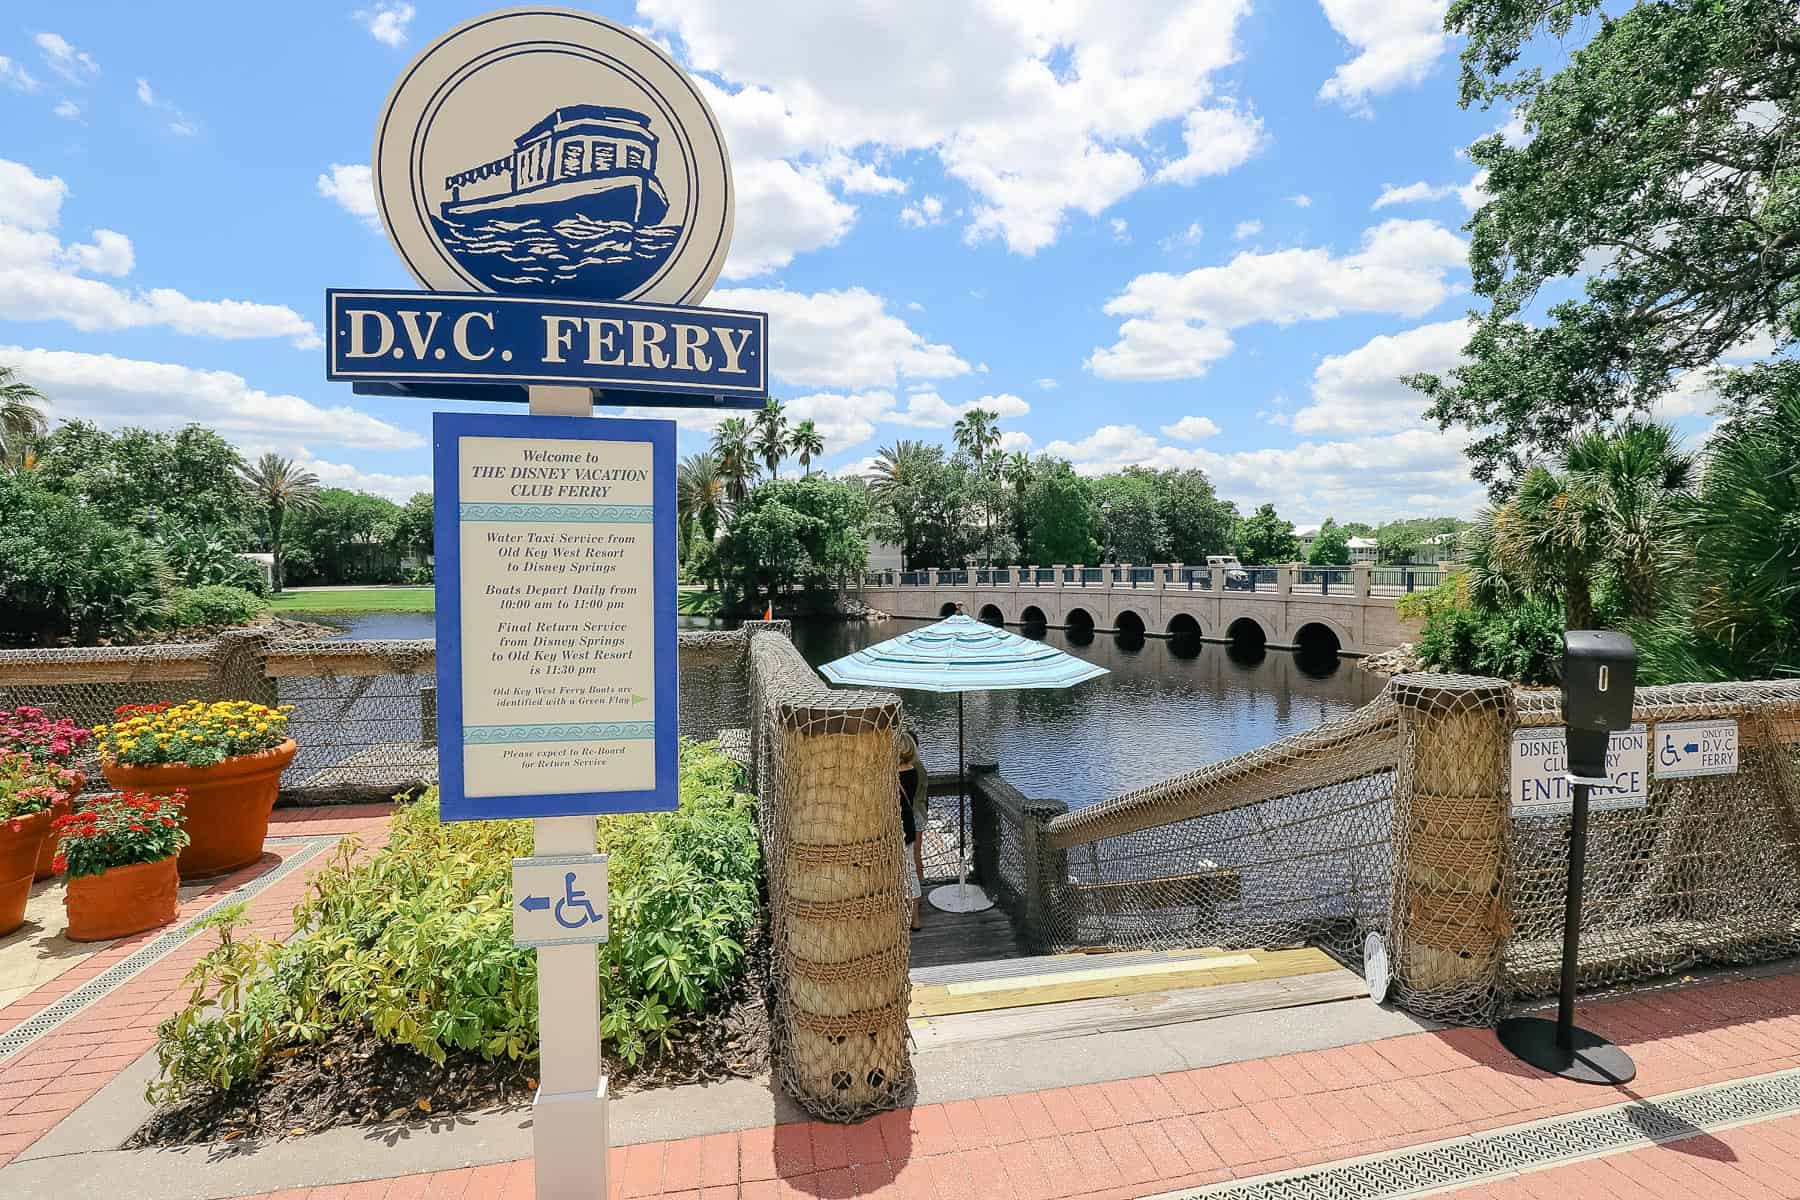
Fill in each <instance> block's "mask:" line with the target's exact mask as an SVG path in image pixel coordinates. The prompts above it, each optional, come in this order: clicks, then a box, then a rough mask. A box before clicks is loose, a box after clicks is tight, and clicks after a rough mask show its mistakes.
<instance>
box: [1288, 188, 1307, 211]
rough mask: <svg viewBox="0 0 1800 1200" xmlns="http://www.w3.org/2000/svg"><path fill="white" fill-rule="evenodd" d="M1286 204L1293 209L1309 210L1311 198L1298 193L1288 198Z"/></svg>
mask: <svg viewBox="0 0 1800 1200" xmlns="http://www.w3.org/2000/svg"><path fill="white" fill-rule="evenodd" d="M1288 203H1289V204H1292V205H1293V206H1294V207H1295V208H1311V207H1312V197H1311V196H1309V195H1307V194H1306V193H1305V192H1300V193H1298V194H1296V195H1293V196H1289V197H1288Z"/></svg>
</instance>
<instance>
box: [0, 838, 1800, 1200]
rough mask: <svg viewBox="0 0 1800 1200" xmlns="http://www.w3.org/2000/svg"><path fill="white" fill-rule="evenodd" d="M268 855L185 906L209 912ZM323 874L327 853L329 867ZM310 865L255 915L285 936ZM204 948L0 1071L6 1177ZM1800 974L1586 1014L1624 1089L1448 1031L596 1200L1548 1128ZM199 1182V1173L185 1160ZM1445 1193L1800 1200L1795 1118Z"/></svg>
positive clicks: (921, 1118)
mask: <svg viewBox="0 0 1800 1200" xmlns="http://www.w3.org/2000/svg"><path fill="white" fill-rule="evenodd" d="M386 813H387V809H386V806H369V807H364V808H359V809H356V810H344V809H334V810H322V811H313V812H307V811H302V812H283V813H278V814H277V824H276V826H275V828H274V829H272V831H271V832H272V833H273V834H275V835H276V836H296V835H304V836H313V835H323V836H333V835H343V834H351V833H354V834H359V835H361V836H363V837H364V838H365V839H367V840H369V841H371V842H375V843H378V842H379V840H380V839H381V837H382V835H383V830H384V826H385V817H386ZM293 845H294V844H293V843H290V844H288V845H287V846H283V847H281V848H280V849H278V850H277V851H276V852H275V855H274V857H273V858H265V860H264V862H263V863H261V864H259V865H258V866H257V867H254V868H251V869H250V870H248V871H245V872H241V873H239V875H237V876H234V877H232V878H230V879H227V880H223V881H221V882H220V883H219V884H218V885H216V886H215V887H214V888H212V889H209V891H208V892H207V893H206V894H205V895H202V896H199V897H196V898H195V899H193V900H191V901H190V902H189V903H188V905H187V906H185V908H184V917H186V916H191V915H192V914H193V913H194V912H198V911H201V910H203V909H204V908H205V907H206V906H207V905H209V904H211V903H214V902H215V901H216V900H217V899H218V898H219V897H220V896H221V895H224V894H225V893H226V892H227V891H228V890H229V889H231V888H235V887H237V886H240V885H241V884H242V883H244V882H245V881H247V880H249V879H252V878H254V877H256V875H257V874H259V873H262V872H266V871H268V870H271V869H273V867H274V864H275V862H276V861H278V860H279V859H280V858H281V856H282V855H283V854H291V853H292V846H293ZM315 861H319V862H322V861H323V859H322V858H321V859H318V860H315ZM310 869H311V868H310V866H309V867H308V868H306V869H302V870H300V871H297V872H295V873H294V874H292V875H290V876H288V877H285V878H283V879H281V880H279V881H278V882H277V883H276V884H275V885H274V886H272V887H270V888H268V889H267V890H265V891H264V892H262V893H261V894H260V895H258V896H256V897H255V898H254V899H253V900H252V902H251V903H250V906H249V913H250V917H251V920H252V923H253V924H254V925H255V926H256V928H257V929H258V930H260V931H262V932H264V933H267V934H270V935H272V936H286V935H287V934H288V933H289V932H290V924H291V913H290V910H291V908H292V906H293V904H294V902H295V901H296V900H297V899H298V898H299V897H300V895H301V893H302V891H303V889H304V887H305V877H306V875H307V874H309V873H310ZM155 936H158V934H157V933H150V934H144V935H140V936H139V937H138V938H134V939H129V940H127V941H125V942H122V943H120V944H118V945H116V946H113V947H111V948H109V949H108V950H107V951H106V952H104V953H103V954H101V955H98V956H96V958H95V959H94V960H92V961H90V962H88V963H84V964H82V966H81V967H79V968H76V969H75V970H72V971H70V972H69V973H68V974H66V975H64V976H63V977H60V978H58V979H57V980H55V981H54V982H52V983H51V984H49V985H46V986H45V987H43V988H40V989H38V990H37V991H35V992H33V993H32V994H31V995H29V996H28V997H25V998H24V999H22V1000H20V1001H19V1002H17V1003H15V1004H13V1005H11V1006H9V1007H7V1008H6V1009H4V1010H0V1032H4V1031H5V1030H6V1029H9V1028H11V1027H13V1026H14V1025H16V1024H17V1023H18V1022H19V1021H21V1020H24V1019H25V1018H27V1017H28V1016H30V1015H31V1014H32V1013H35V1012H37V1011H39V1010H41V1009H42V1008H43V1007H44V1006H45V1005H47V1004H50V1003H53V1002H54V1001H55V1000H56V999H57V998H58V997H59V996H61V995H64V994H66V993H67V992H68V991H70V990H72V989H73V988H75V987H78V986H80V984H81V983H82V982H83V981H84V980H86V979H88V978H92V977H93V976H94V975H96V974H98V973H100V972H101V971H104V970H106V969H107V968H108V967H109V966H111V965H112V964H113V963H116V962H117V961H119V960H120V959H122V958H124V957H125V956H126V955H128V954H130V953H132V952H133V951H134V950H135V949H136V948H137V947H138V946H140V945H142V944H144V942H146V941H147V940H149V939H151V938H153V937H155ZM203 949H204V939H199V940H197V941H195V942H190V943H188V944H186V945H183V946H181V947H179V948H178V949H177V950H176V951H174V952H173V953H171V954H170V955H169V956H168V957H166V958H164V959H163V960H161V961H160V962H159V963H157V964H155V965H154V966H152V967H150V968H148V969H146V970H145V971H144V972H143V973H142V974H140V975H138V976H137V977H136V978H135V979H133V980H131V981H130V982H128V983H127V984H125V985H123V986H121V987H120V988H119V989H117V990H116V991H114V992H113V993H112V994H111V995H109V996H107V997H105V998H104V999H102V1000H100V1001H97V1002H95V1003H94V1004H92V1005H90V1006H89V1007H88V1008H87V1009H86V1010H85V1011H84V1012H82V1013H81V1014H80V1015H79V1016H77V1017H75V1018H73V1019H71V1020H70V1021H68V1022H66V1023H65V1024H64V1025H62V1026H61V1027H59V1028H57V1029H55V1030H53V1031H51V1032H50V1033H48V1034H46V1035H45V1036H44V1037H43V1038H41V1039H40V1040H39V1041H38V1042H37V1043H36V1044H35V1045H33V1046H32V1047H31V1048H29V1049H28V1050H26V1051H25V1052H23V1053H21V1054H19V1055H17V1056H15V1057H13V1058H12V1059H10V1060H7V1061H6V1062H5V1063H4V1065H0V1165H3V1164H4V1163H5V1162H6V1161H8V1160H10V1159H11V1158H12V1157H13V1156H15V1155H17V1154H18V1153H19V1152H20V1151H22V1150H23V1149H24V1148H26V1147H27V1146H29V1145H30V1144H31V1143H32V1142H34V1141H36V1140H37V1139H38V1138H39V1137H41V1136H43V1134H44V1133H45V1132H46V1131H47V1130H49V1129H50V1128H52V1127H53V1126H54V1125H55V1124H56V1123H57V1122H59V1121H60V1120H62V1119H63V1118H64V1117H65V1116H67V1115H68V1114H69V1113H71V1112H73V1111H74V1110H75V1109H76V1108H77V1107H78V1106H79V1105H80V1104H81V1103H82V1102H83V1101H85V1100H86V1099H87V1098H88V1097H89V1096H91V1095H92V1094H93V1093H94V1092H96V1091H97V1090H99V1088H100V1087H102V1086H103V1085H104V1084H105V1083H106V1082H107V1081H108V1080H110V1079H111V1078H113V1077H114V1076H115V1075H116V1074H117V1073H118V1072H119V1071H121V1070H123V1069H124V1067H125V1066H126V1065H127V1064H129V1063H130V1062H131V1061H132V1060H134V1059H135V1058H136V1057H137V1056H138V1055H140V1054H141V1053H142V1052H143V1051H144V1050H145V1049H147V1048H148V1047H149V1046H150V1045H151V1044H152V1042H153V1032H152V1031H153V1029H154V1027H155V1024H156V1023H157V1021H159V1020H161V1018H162V1017H163V1016H165V1015H167V1014H168V1013H169V1012H171V1011H173V1010H174V1008H175V1007H176V1006H177V1005H178V1004H179V1003H180V1001H181V999H182V998H183V997H184V992H185V989H183V988H182V987H181V984H180V978H181V975H182V974H183V973H184V972H185V971H186V970H187V968H188V966H189V964H191V963H192V961H193V960H194V958H195V957H197V956H198V955H199V954H200V953H201V952H202V951H203ZM1797 1013H1800V975H1787V974H1780V975H1774V976H1770V977H1767V978H1761V979H1754V980H1741V981H1735V982H1724V983H1709V984H1699V985H1688V986H1683V987H1670V988H1666V989H1661V990H1657V991H1652V992H1648V993H1645V994H1641V995H1637V996H1633V997H1631V998H1628V999H1623V1000H1615V1001H1610V1002H1607V1003H1600V1004H1592V1005H1588V1006H1585V1007H1584V1009H1583V1018H1584V1022H1585V1023H1586V1024H1588V1025H1590V1026H1591V1027H1594V1028H1597V1029H1600V1030H1603V1031H1605V1032H1606V1033H1607V1034H1609V1035H1610V1036H1612V1037H1614V1038H1615V1039H1616V1040H1618V1041H1620V1042H1621V1043H1623V1044H1624V1045H1625V1046H1626V1047H1627V1048H1628V1049H1629V1050H1630V1051H1631V1053H1632V1054H1633V1056H1634V1057H1635V1058H1636V1060H1637V1062H1638V1066H1639V1075H1638V1079H1637V1081H1636V1083H1635V1084H1634V1085H1633V1086H1632V1088H1631V1089H1630V1090H1629V1091H1628V1092H1627V1091H1622V1090H1620V1089H1609V1088H1593V1087H1585V1086H1582V1085H1578V1084H1570V1083H1564V1082H1562V1081H1560V1080H1556V1079H1552V1078H1548V1077H1546V1076H1542V1075H1539V1074H1537V1073H1535V1072H1533V1071H1531V1070H1530V1069H1529V1068H1525V1067H1523V1066H1521V1065H1519V1064H1517V1063H1516V1062H1514V1061H1513V1060H1512V1059H1510V1058H1509V1057H1508V1056H1506V1055H1505V1053H1504V1052H1503V1051H1501V1050H1500V1049H1499V1048H1498V1046H1497V1045H1496V1043H1495V1042H1494V1039H1493V1035H1492V1034H1491V1032H1488V1031H1483V1030H1450V1031H1446V1032H1442V1033H1419V1034H1412V1035H1408V1036H1404V1037H1395V1038H1388V1039H1386V1040H1382V1041H1375V1042H1365V1043H1362V1044H1359V1045H1353V1046H1345V1047H1340V1048H1336V1049H1330V1050H1318V1051H1311V1052H1306V1053H1299V1054H1291V1055H1284V1056H1279V1057H1274V1058H1264V1059H1256V1060H1250V1061H1246V1062H1241V1063H1234V1064H1228V1065H1222V1066H1216V1067H1208V1068H1205V1069H1201V1070H1194V1071H1183V1072H1176V1073H1171V1074H1166V1075H1159V1076H1151V1077H1146V1078H1141V1079H1130V1080H1123V1081H1118V1082H1113V1083H1104V1084H1095V1085H1088V1086H1081V1087H1073V1088H1064V1089H1057V1090H1052V1091H1044V1092H1028V1093H1020V1094H1014V1095H1009V1096H998V1097H985V1098H981V1099H976V1100H968V1101H959V1102H956V1103H952V1104H944V1105H928V1106H922V1107H918V1108H909V1109H905V1110H902V1111H900V1112H895V1113H888V1114H884V1115H883V1116H880V1117H878V1118H876V1119H874V1120H872V1121H869V1122H865V1123H863V1124H861V1125H855V1126H837V1125H828V1124H823V1123H817V1122H800V1123H794V1124H786V1125H779V1126H776V1127H773V1128H757V1129H749V1130H745V1131H743V1132H741V1133H729V1134H720V1135H715V1136H711V1137H704V1138H692V1139H687V1140H683V1141H673V1142H649V1143H644V1144H641V1145H633V1146H628V1147H623V1148H617V1149H615V1150H614V1151H613V1152H612V1160H611V1161H612V1197H611V1198H610V1200H640V1198H644V1197H652V1196H676V1197H682V1198H683V1200H790V1198H791V1197H816V1198H819V1200H844V1198H847V1197H852V1196H872V1197H879V1198H880V1200H915V1198H916V1200H990V1198H992V1200H1058V1198H1061V1197H1099V1198H1101V1200H1111V1198H1115V1197H1116V1198H1119V1200H1124V1198H1126V1197H1139V1196H1146V1195H1151V1194H1154V1193H1158V1192H1163V1191H1170V1190H1176V1189H1180V1188H1189V1187H1198V1186H1204V1185H1206V1184H1211V1183H1217V1182H1221V1181H1226V1180H1232V1179H1243V1178H1247V1177H1251V1176H1256V1175H1261V1174H1265V1173H1269V1172H1277V1171H1284V1170H1289V1169H1293V1168H1297V1167H1304V1166H1313V1165H1318V1164H1323V1163H1329V1162H1335V1161H1339V1160H1343V1159H1349V1158H1354V1157H1356V1156H1358V1155H1364V1154H1371V1153H1378V1152H1384V1151H1393V1150H1398V1149H1402V1148H1405V1147H1409V1146H1417V1145H1422V1144H1425V1143H1429V1142H1434V1141H1438V1140H1442V1139H1446V1138H1456V1137H1460V1136H1465V1135H1469V1134H1474V1133H1478V1132H1481V1131H1484V1130H1491V1129H1497V1128H1501V1127H1505V1126H1510V1125H1516V1124H1519V1123H1522V1122H1527V1121H1532V1120H1536V1119H1539V1118H1544V1117H1554V1116H1558V1115H1562V1114H1567V1113H1572V1112H1578V1111H1581V1110H1583V1109H1588V1108H1596V1107H1602V1106H1608V1105H1614V1104H1618V1103H1621V1102H1623V1101H1626V1100H1630V1099H1633V1098H1635V1097H1654V1096H1659V1095H1666V1094H1668V1093H1671V1092H1675V1091H1680V1090H1683V1089H1687V1088H1693V1087H1698V1086H1702V1085H1707V1084H1713V1083H1719V1082H1724V1081H1728V1080H1732V1079H1737V1078H1742V1077H1745V1076H1750V1075H1757V1074H1763V1073H1767V1072H1771V1071H1778V1070H1783V1069H1787V1068H1794V1067H1800V1015H1796V1014H1797ZM195 1169H196V1170H199V1171H204V1169H205V1168H204V1166H203V1165H199V1164H196V1166H195ZM532 1182H533V1181H532V1169H531V1164H530V1163H529V1162H507V1163H498V1164H492V1165H487V1166H478V1167H470V1168H464V1169H459V1170H450V1171H439V1172H435V1173H431V1174H421V1175H408V1176H400V1177H395V1178H385V1179H375V1180H371V1181H366V1182H350V1183H342V1184H336V1185H332V1186H329V1187H315V1188H312V1189H310V1190H300V1191H287V1192H275V1193H268V1194H267V1195H268V1196H278V1197H281V1198H282V1200H303V1198H304V1200H478V1198H479V1200H495V1198H499V1197H512V1196H521V1197H523V1196H530V1195H531V1190H532ZM1446 1194H1454V1195H1456V1196H1459V1197H1471V1198H1475V1197H1480V1198H1484V1200H1518V1198H1521V1197H1545V1198H1547V1200H1548V1198H1552V1197H1553V1198H1554V1200H1576V1198H1578V1197H1583V1196H1601V1197H1637V1196H1652V1197H1658V1196H1669V1197H1676V1196H1680V1197H1689V1196H1702V1195H1704V1196H1713V1195H1722V1196H1745V1197H1765V1196H1784V1197H1800V1117H1781V1118H1777V1119H1772V1120H1766V1121H1761V1122H1758V1123H1753V1124H1748V1125H1744V1126H1741V1127H1739V1128H1736V1129H1729V1130H1725V1131H1723V1132H1720V1133H1718V1134H1705V1135H1701V1136H1698V1137H1695V1138H1691V1139H1689V1140H1687V1141H1684V1142H1676V1143H1671V1144H1669V1145H1665V1146H1660V1147H1654V1148H1644V1149H1632V1150H1627V1151H1622V1152H1619V1153H1615V1154H1609V1155H1605V1156H1602V1157H1597V1158H1594V1159H1591V1160H1588V1161H1583V1162H1577V1163H1571V1164H1567V1165H1563V1166H1555V1167H1550V1168H1547V1169H1544V1170H1540V1171H1536V1172H1532V1173H1527V1174H1523V1175H1520V1176H1518V1177H1516V1178H1512V1179H1507V1180H1502V1181H1499V1182H1494V1183H1488V1184H1484V1185H1482V1186H1479V1187H1473V1188H1465V1189H1463V1190H1462V1191H1458V1192H1455V1193H1446Z"/></svg>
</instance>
